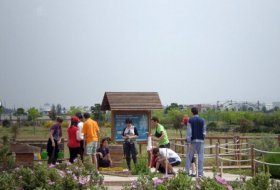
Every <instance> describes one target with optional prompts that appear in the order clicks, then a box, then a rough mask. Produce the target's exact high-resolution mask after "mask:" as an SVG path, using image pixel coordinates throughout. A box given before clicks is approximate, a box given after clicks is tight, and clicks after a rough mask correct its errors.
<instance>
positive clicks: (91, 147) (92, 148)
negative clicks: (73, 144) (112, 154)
mask: <svg viewBox="0 0 280 190" xmlns="http://www.w3.org/2000/svg"><path fill="white" fill-rule="evenodd" d="M86 148H87V155H94V154H96V150H97V142H95V141H93V142H90V143H87V147H86Z"/></svg>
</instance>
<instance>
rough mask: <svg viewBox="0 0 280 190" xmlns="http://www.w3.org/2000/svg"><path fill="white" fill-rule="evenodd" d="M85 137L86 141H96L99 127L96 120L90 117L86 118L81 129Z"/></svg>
mask: <svg viewBox="0 0 280 190" xmlns="http://www.w3.org/2000/svg"><path fill="white" fill-rule="evenodd" d="M82 132H83V133H84V135H85V137H86V139H85V140H86V142H87V143H90V142H97V141H98V134H99V127H98V124H97V122H96V121H94V120H92V119H91V118H88V119H87V120H86V121H85V122H84V126H83V130H82Z"/></svg>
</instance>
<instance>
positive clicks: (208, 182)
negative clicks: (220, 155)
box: [200, 178, 227, 190]
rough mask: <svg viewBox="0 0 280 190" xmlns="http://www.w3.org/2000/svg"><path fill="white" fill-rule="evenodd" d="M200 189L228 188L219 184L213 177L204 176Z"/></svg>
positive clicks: (223, 189)
mask: <svg viewBox="0 0 280 190" xmlns="http://www.w3.org/2000/svg"><path fill="white" fill-rule="evenodd" d="M200 189H201V190H210V189H213V190H214V189H215V190H226V189H227V188H226V187H224V186H222V185H220V184H218V183H217V182H216V181H215V179H211V178H203V180H202V182H201V184H200Z"/></svg>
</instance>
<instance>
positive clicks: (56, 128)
mask: <svg viewBox="0 0 280 190" xmlns="http://www.w3.org/2000/svg"><path fill="white" fill-rule="evenodd" d="M62 122H63V119H62V118H61V117H57V118H56V123H55V124H54V125H53V126H52V127H51V129H50V137H49V140H48V143H47V152H48V157H49V158H48V164H53V165H55V164H56V161H57V158H58V152H59V144H60V143H61V138H62V130H61V124H62Z"/></svg>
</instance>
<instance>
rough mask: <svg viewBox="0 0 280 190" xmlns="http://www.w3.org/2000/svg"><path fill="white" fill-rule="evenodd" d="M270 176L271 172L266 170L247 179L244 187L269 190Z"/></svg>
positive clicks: (245, 188)
mask: <svg viewBox="0 0 280 190" xmlns="http://www.w3.org/2000/svg"><path fill="white" fill-rule="evenodd" d="M269 178H270V174H268V173H264V172H260V173H257V174H256V176H255V177H253V178H252V179H249V180H248V181H246V183H245V185H244V186H243V187H242V189H244V190H247V189H248V190H249V189H254V190H267V189H269V186H270V181H269Z"/></svg>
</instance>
